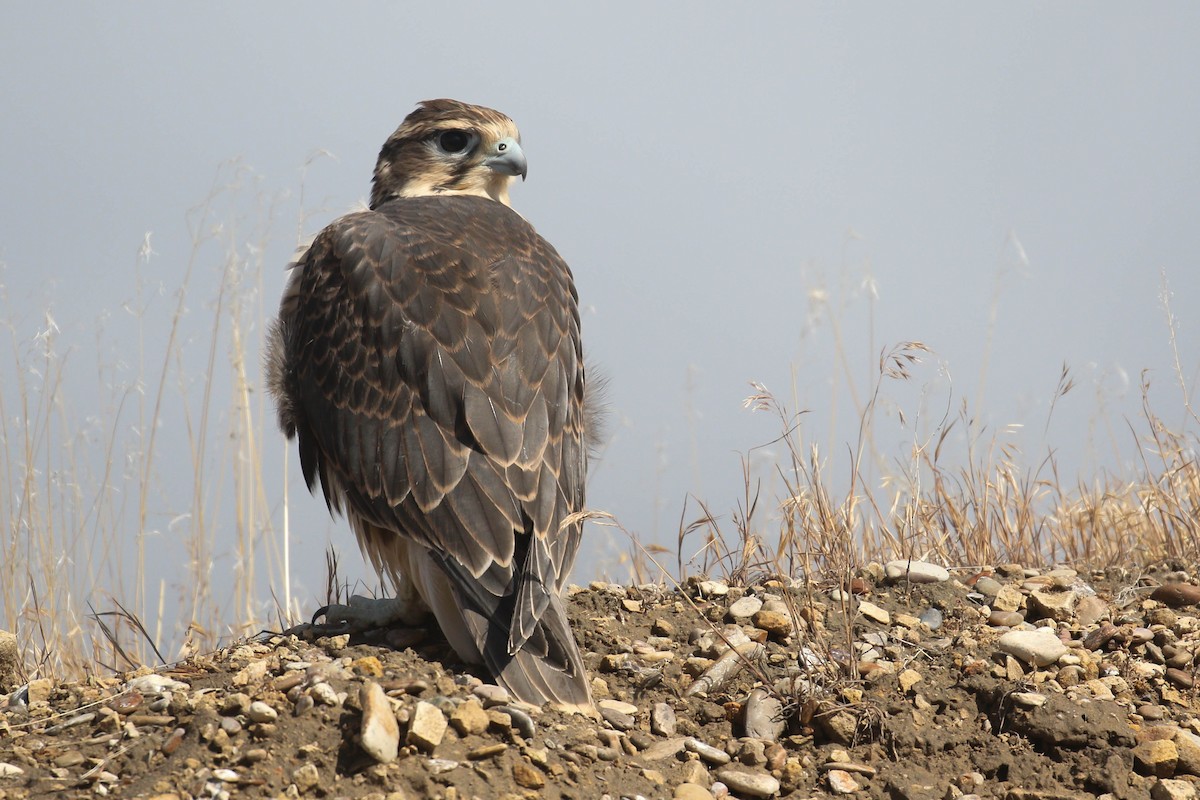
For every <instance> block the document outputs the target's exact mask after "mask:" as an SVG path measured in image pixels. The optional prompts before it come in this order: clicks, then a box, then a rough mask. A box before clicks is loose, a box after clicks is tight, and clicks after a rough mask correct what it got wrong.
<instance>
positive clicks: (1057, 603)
mask: <svg viewBox="0 0 1200 800" xmlns="http://www.w3.org/2000/svg"><path fill="white" fill-rule="evenodd" d="M1078 602H1079V595H1077V594H1075V592H1073V591H1071V590H1070V589H1060V588H1058V587H1054V586H1046V587H1042V588H1039V589H1034V590H1033V591H1032V592H1030V594H1029V607H1030V613H1031V617H1030V620H1031V621H1032V620H1035V619H1052V620H1054V621H1056V622H1067V621H1069V620H1071V619H1073V618H1074V616H1075V605H1076V603H1078Z"/></svg>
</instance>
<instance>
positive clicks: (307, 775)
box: [292, 764, 321, 793]
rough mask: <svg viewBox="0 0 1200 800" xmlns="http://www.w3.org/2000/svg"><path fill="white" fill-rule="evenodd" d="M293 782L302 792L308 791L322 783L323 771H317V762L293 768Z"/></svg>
mask: <svg viewBox="0 0 1200 800" xmlns="http://www.w3.org/2000/svg"><path fill="white" fill-rule="evenodd" d="M292 783H294V784H296V788H297V789H299V790H300V792H301V793H304V792H307V791H308V790H309V789H313V788H315V787H316V786H317V785H319V784H320V783H321V773H320V772H318V771H317V767H316V765H315V764H305V765H304V766H302V767H299V768H298V769H296V770H293V772H292Z"/></svg>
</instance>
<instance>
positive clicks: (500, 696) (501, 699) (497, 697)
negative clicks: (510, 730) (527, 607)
mask: <svg viewBox="0 0 1200 800" xmlns="http://www.w3.org/2000/svg"><path fill="white" fill-rule="evenodd" d="M471 693H472V694H474V695H475V696H476V697H478V698H479V699H480V700H482V701H483V707H484V708H491V707H492V706H502V705H505V704H507V703H511V702H512V697H511V696H510V695H509V693H508V691H507V690H506V689H504V688H503V687H501V686H497V685H496V684H494V683H482V684H480V685H479V686H476V687H475V688H474V689H472V690H471Z"/></svg>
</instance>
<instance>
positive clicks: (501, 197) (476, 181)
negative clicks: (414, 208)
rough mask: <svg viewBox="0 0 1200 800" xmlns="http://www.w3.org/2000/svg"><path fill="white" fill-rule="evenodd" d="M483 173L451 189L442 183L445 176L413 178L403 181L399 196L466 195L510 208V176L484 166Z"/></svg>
mask: <svg viewBox="0 0 1200 800" xmlns="http://www.w3.org/2000/svg"><path fill="white" fill-rule="evenodd" d="M482 170H483V174H482V175H480V176H479V177H477V178H476V177H474V176H472V180H469V181H467V182H466V183H464V184H462V185H460V186H457V187H455V188H453V189H447V188H445V187H444V186H443V185H442V184H444V183H445V180H446V178H445V176H441V177H432V178H413V179H410V180H408V181H406V182H405V183H404V185H403V186H402V187H401V189H400V197H448V196H454V195H466V196H473V197H484V198H487V199H490V200H495V201H496V202H498V203H503V204H504V205H506V206H508V207H509V208H512V204H511V203H510V202H509V200H508V185H509V184H510V183H512V180H513V179H512V177H511V176H509V175H502V174H500V173H499V172H493V171H492V170H490V169H487V168H486V167H484V168H482Z"/></svg>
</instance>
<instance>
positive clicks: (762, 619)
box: [751, 610, 794, 638]
mask: <svg viewBox="0 0 1200 800" xmlns="http://www.w3.org/2000/svg"><path fill="white" fill-rule="evenodd" d="M751 621H752V622H753V624H754V627H756V628H758V629H759V630H763V631H766V632H767V633H769V634H771V635H772V636H776V637H780V638H782V637H784V636H791V635H792V630H793V628H794V625H793V624H792V618H791V617H789V616H788V615H787V614H784V613H781V612H779V611H767V610H762V611H756V612H755V613H754V616H753V617H752V619H751Z"/></svg>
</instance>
